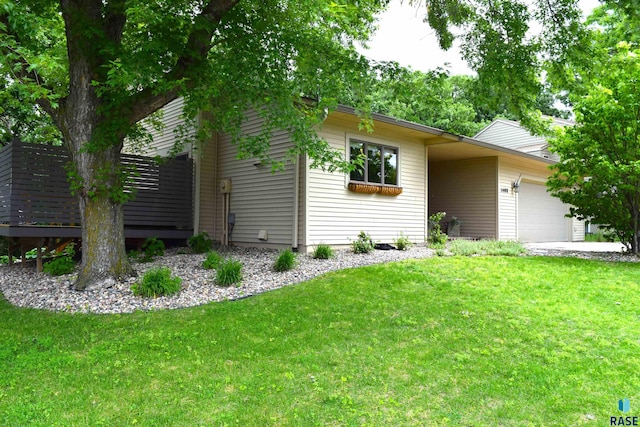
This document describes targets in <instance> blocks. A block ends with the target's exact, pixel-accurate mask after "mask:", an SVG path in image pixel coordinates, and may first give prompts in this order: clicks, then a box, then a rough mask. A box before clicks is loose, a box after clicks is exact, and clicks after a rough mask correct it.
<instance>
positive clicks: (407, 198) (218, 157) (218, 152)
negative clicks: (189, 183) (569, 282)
mask: <svg viewBox="0 0 640 427" xmlns="http://www.w3.org/2000/svg"><path fill="white" fill-rule="evenodd" d="M181 112H182V101H181V100H179V99H178V100H176V101H173V102H172V103H170V104H169V105H167V106H166V107H165V108H164V112H163V120H164V121H165V124H166V125H167V126H166V127H165V129H164V131H163V132H161V133H159V132H156V133H155V134H154V143H153V145H152V146H151V147H149V149H150V152H147V153H146V154H156V155H157V154H159V155H163V154H166V153H168V151H169V149H170V148H171V146H172V145H173V129H174V128H175V126H177V125H178V124H179V123H180V122H181V119H180V116H181ZM373 119H374V126H375V130H374V132H373V133H367V132H364V131H360V130H359V129H358V124H359V122H360V118H359V117H358V116H357V115H356V114H355V111H354V110H353V109H352V108H349V107H344V106H342V107H339V108H338V109H337V110H336V111H334V112H332V113H330V114H329V115H328V117H327V119H326V120H325V122H324V123H323V124H322V126H321V127H320V128H319V129H318V132H319V134H320V135H321V136H322V137H323V138H324V139H326V140H327V141H328V142H329V144H330V145H331V146H332V147H333V148H335V149H337V150H340V151H342V152H344V155H345V157H348V156H356V155H358V154H360V153H364V154H365V155H366V156H367V158H368V161H367V162H366V163H367V166H366V169H365V170H364V171H362V172H358V171H355V172H352V173H351V174H345V173H337V172H336V173H329V172H324V171H321V170H317V169H311V168H310V167H309V161H308V159H306V158H305V157H304V156H301V157H300V158H299V159H298V161H296V162H295V163H289V164H287V165H286V167H285V168H284V171H282V172H276V173H272V172H271V170H270V168H269V167H265V166H263V165H262V164H261V163H260V162H258V161H256V160H251V159H249V160H239V159H238V158H237V156H236V149H235V147H234V146H233V145H232V144H231V142H230V137H229V136H227V135H225V134H219V135H215V136H214V137H213V138H212V139H211V140H210V141H208V142H207V143H206V144H205V145H204V146H203V148H202V151H201V153H199V155H194V154H193V153H191V152H187V153H185V154H188V155H189V156H193V159H194V163H195V186H194V188H195V193H194V232H195V233H198V232H207V233H208V234H209V235H210V236H211V237H212V238H213V239H214V240H217V241H225V238H226V237H229V240H230V241H231V242H232V243H233V244H235V245H246V246H258V247H273V248H286V247H289V248H294V249H297V250H300V251H309V250H312V249H313V247H314V246H316V245H318V244H320V243H324V244H329V245H332V246H346V245H349V244H350V242H351V241H352V240H354V239H356V237H357V235H358V233H359V232H360V231H365V232H367V233H369V234H370V235H371V236H372V238H373V239H374V240H375V241H379V242H386V243H391V242H392V241H393V240H394V239H396V238H397V237H398V236H399V235H400V233H403V234H404V235H405V236H408V237H409V239H410V240H411V241H413V242H416V243H420V242H424V240H425V238H426V237H427V234H428V217H429V215H431V214H433V213H436V212H439V211H443V212H446V213H447V218H451V217H453V216H455V217H457V218H458V219H459V220H460V221H461V230H460V234H461V236H464V237H470V238H491V239H500V240H522V241H561V240H564V241H568V240H582V239H583V236H584V230H583V227H582V226H581V225H580V224H579V223H577V222H576V221H572V220H570V219H568V218H564V213H566V212H567V209H566V207H565V206H564V205H562V203H560V205H561V206H562V209H558V208H557V203H554V202H556V200H557V199H555V198H552V197H551V196H550V195H549V194H548V193H547V192H546V191H545V185H544V184H545V181H546V178H547V176H548V175H549V173H550V171H549V166H550V165H553V164H554V163H555V161H554V160H552V159H547V158H543V157H539V156H536V155H533V154H530V153H525V152H522V151H518V150H515V149H512V148H507V147H501V146H498V145H495V144H491V143H488V142H483V141H480V140H478V139H474V138H468V137H464V136H458V135H453V134H449V133H447V132H444V131H442V130H440V129H435V128H432V127H429V126H424V125H420V124H416V123H411V122H407V121H403V120H396V119H394V118H392V117H388V116H383V115H378V114H376V115H374V116H373ZM260 125H261V119H260V118H259V117H258V115H257V114H251V113H248V114H247V119H246V121H245V122H244V124H243V131H244V132H247V133H248V134H250V133H251V132H258V131H259V129H260ZM290 144H291V142H290V139H289V136H288V134H287V132H285V131H281V132H276V133H275V134H274V135H273V138H272V140H271V153H272V155H274V156H275V157H278V155H279V154H280V155H282V154H283V153H284V152H285V151H286V150H287V149H288V148H289V147H290ZM557 202H559V200H557ZM541 207H542V208H541Z"/></svg>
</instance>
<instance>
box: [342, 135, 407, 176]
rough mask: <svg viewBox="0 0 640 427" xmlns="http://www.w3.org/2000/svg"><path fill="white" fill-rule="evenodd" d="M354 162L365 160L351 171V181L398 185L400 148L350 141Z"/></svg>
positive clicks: (351, 157)
mask: <svg viewBox="0 0 640 427" xmlns="http://www.w3.org/2000/svg"><path fill="white" fill-rule="evenodd" d="M349 155H350V159H351V161H352V162H356V163H357V162H358V161H359V159H362V160H363V161H364V164H363V165H362V166H357V167H356V169H355V170H353V171H352V172H351V175H350V179H351V181H360V182H366V183H368V184H381V185H398V149H397V148H394V147H387V146H384V145H380V144H372V143H369V142H363V141H356V140H351V141H349Z"/></svg>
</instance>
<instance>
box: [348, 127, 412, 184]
mask: <svg viewBox="0 0 640 427" xmlns="http://www.w3.org/2000/svg"><path fill="white" fill-rule="evenodd" d="M354 142H355V143H361V144H364V146H363V148H364V150H363V151H364V152H365V153H367V152H368V146H369V145H374V146H376V147H378V148H380V155H381V157H382V159H381V162H380V165H381V171H380V173H381V178H382V180H383V181H384V150H385V148H387V149H391V150H395V152H396V183H395V184H386V183H384V182H383V183H379V182H369V180H368V179H367V177H368V176H369V175H368V174H369V162H365V165H364V171H363V177H364V180H363V181H358V180H355V179H352V178H351V173H349V174H347V183H349V182H353V183H360V184H367V185H376V186H380V187H392V188H396V187H397V188H400V186H401V183H400V147H397V146H393V145H389V144H387V143H385V142H382V141H371V140H365V139H362V138H358V137H350V136H347V150H346V151H347V158H348V160H349V161H351V143H354Z"/></svg>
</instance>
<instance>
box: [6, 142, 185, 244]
mask: <svg viewBox="0 0 640 427" xmlns="http://www.w3.org/2000/svg"><path fill="white" fill-rule="evenodd" d="M68 162H69V154H68V153H67V151H66V150H65V149H64V147H54V146H48V145H40V144H25V143H16V142H14V143H11V144H9V145H7V146H5V147H2V149H0V235H18V234H16V233H15V232H11V233H10V232H7V231H6V230H5V231H4V232H3V229H6V228H16V227H22V228H28V227H37V228H41V229H42V228H79V226H80V212H79V209H78V201H77V199H76V197H75V196H73V195H71V191H70V189H69V182H68V180H67V172H66V170H65V166H66V165H67V164H68ZM122 163H123V164H124V165H125V166H127V167H130V168H132V169H133V170H135V174H134V176H133V178H132V180H131V183H130V184H129V185H128V186H127V188H126V190H125V191H135V198H134V199H133V200H131V201H129V202H127V203H126V204H125V205H124V222H125V229H127V228H136V229H138V230H144V229H148V230H149V231H150V232H149V233H147V234H148V235H153V233H151V231H153V230H168V229H173V230H192V229H193V162H192V160H191V159H173V160H169V161H167V162H164V163H162V164H159V163H158V162H156V161H155V160H154V159H153V158H149V157H143V156H135V155H124V154H123V155H122ZM7 226H8V227H7ZM23 234H24V233H23ZM28 234H29V235H37V233H33V234H32V233H28ZM47 234H49V233H47ZM64 234H65V235H69V233H64ZM72 234H75V233H72ZM187 234H188V233H187ZM25 235H26V234H25ZM41 235H42V234H41ZM78 235H79V230H78Z"/></svg>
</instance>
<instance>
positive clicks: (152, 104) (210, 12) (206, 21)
mask: <svg viewBox="0 0 640 427" xmlns="http://www.w3.org/2000/svg"><path fill="white" fill-rule="evenodd" d="M239 2H240V0H210V1H209V2H208V3H207V4H206V5H205V6H204V7H203V9H202V11H201V12H200V14H198V16H197V17H196V18H195V23H194V24H193V28H192V30H191V32H190V33H189V37H188V39H187V42H186V44H185V48H184V50H183V53H182V55H181V56H180V57H179V58H178V60H177V61H176V65H175V66H174V68H173V69H172V70H171V71H170V72H169V73H167V80H168V81H172V82H178V81H180V80H183V79H185V78H187V77H188V76H189V74H190V73H191V72H192V71H194V70H196V69H197V68H198V67H199V66H200V65H201V64H202V63H203V62H204V61H206V60H207V54H208V53H209V50H211V48H212V47H213V46H214V45H215V42H214V41H213V36H214V33H215V30H216V27H217V24H219V23H220V21H221V20H222V18H223V17H224V15H226V14H227V13H228V12H229V11H231V10H232V9H233V8H234V7H235V6H236V5H237V4H238V3H239ZM188 84H189V82H187V85H188ZM177 97H178V90H177V89H174V90H170V91H167V92H166V93H161V94H157V93H155V91H154V89H152V88H147V89H144V90H142V91H140V92H138V93H136V94H134V95H132V98H131V103H130V108H131V112H130V123H131V124H133V123H136V122H138V121H140V120H142V119H144V118H145V117H147V116H149V115H150V114H152V113H154V112H155V111H157V110H159V109H160V108H162V107H164V106H165V105H166V104H168V103H169V102H171V101H173V100H174V99H176V98H177Z"/></svg>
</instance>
